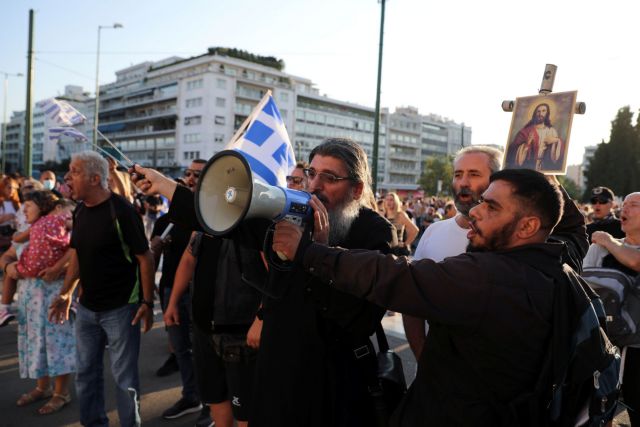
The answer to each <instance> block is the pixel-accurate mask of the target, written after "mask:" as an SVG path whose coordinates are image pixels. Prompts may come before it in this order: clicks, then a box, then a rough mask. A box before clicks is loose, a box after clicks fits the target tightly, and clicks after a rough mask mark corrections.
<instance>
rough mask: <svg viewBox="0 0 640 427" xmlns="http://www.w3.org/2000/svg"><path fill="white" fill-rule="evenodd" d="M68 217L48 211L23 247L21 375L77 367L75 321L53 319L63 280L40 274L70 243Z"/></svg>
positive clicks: (68, 370)
mask: <svg viewBox="0 0 640 427" xmlns="http://www.w3.org/2000/svg"><path fill="white" fill-rule="evenodd" d="M69 237H70V236H69V231H68V230H67V229H66V227H65V221H64V218H63V217H61V216H57V215H46V216H43V217H41V218H40V219H38V220H37V221H36V222H35V223H34V224H33V225H32V226H31V234H30V238H29V243H28V245H25V246H23V247H21V248H20V249H19V253H18V256H19V261H18V266H17V268H18V271H19V272H20V273H21V274H22V275H23V276H26V277H25V278H24V279H20V280H19V281H18V284H19V288H20V297H19V299H18V357H19V362H20V377H21V378H35V379H37V378H40V377H43V376H47V375H48V376H52V377H54V376H58V375H63V374H68V373H71V372H74V371H75V367H76V358H75V349H76V342H75V333H74V327H73V323H72V322H65V323H63V324H58V323H51V322H49V320H48V319H47V316H48V309H49V305H50V304H51V302H52V301H53V300H54V299H55V298H56V296H57V295H58V294H59V293H60V289H61V288H62V283H63V280H62V279H59V280H55V281H53V282H45V281H44V280H42V279H40V278H38V277H37V274H38V273H39V272H40V271H41V270H42V269H43V268H46V267H50V266H52V265H54V264H55V263H56V262H57V261H58V260H59V259H60V258H61V257H62V256H63V255H64V253H65V252H66V250H67V249H68V247H69Z"/></svg>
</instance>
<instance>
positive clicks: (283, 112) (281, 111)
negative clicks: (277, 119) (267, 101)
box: [280, 110, 289, 120]
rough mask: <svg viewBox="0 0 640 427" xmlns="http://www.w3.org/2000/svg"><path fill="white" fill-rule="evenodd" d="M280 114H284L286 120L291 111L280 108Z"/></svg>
mask: <svg viewBox="0 0 640 427" xmlns="http://www.w3.org/2000/svg"><path fill="white" fill-rule="evenodd" d="M280 115H281V116H282V119H283V120H285V119H286V118H287V116H288V115H289V112H288V111H287V110H280Z"/></svg>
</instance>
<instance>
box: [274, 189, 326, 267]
mask: <svg viewBox="0 0 640 427" xmlns="http://www.w3.org/2000/svg"><path fill="white" fill-rule="evenodd" d="M309 206H311V207H312V208H313V241H314V242H318V243H324V244H327V243H328V242H329V215H328V213H327V209H326V208H325V207H324V205H323V204H322V202H321V201H320V200H319V199H318V197H316V196H315V195H313V196H311V199H310V200H309ZM303 233H304V228H303V227H301V226H300V225H297V224H294V223H292V222H290V221H288V220H286V219H283V220H282V221H280V222H278V223H277V224H276V225H275V231H274V233H273V244H272V249H273V251H274V252H276V253H277V254H278V256H280V255H281V254H282V255H283V256H284V257H285V258H286V259H287V260H293V259H294V258H295V256H296V252H297V251H298V246H299V245H300V241H301V240H302V237H303ZM281 258H282V257H281Z"/></svg>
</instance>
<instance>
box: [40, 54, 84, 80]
mask: <svg viewBox="0 0 640 427" xmlns="http://www.w3.org/2000/svg"><path fill="white" fill-rule="evenodd" d="M36 61H38V62H41V63H43V64H47V65H49V66H51V67H55V68H59V69H61V70H64V71H66V72H68V73H71V74H75V75H77V76H80V77H84V78H85V79H89V80H93V77H89V76H87V75H85V74H82V73H78V72H77V71H75V70H72V69H70V68H66V67H63V66H62V65H58V64H54V63H53V62H49V61H45V60H44V59H40V58H36Z"/></svg>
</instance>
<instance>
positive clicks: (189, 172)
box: [184, 169, 200, 178]
mask: <svg viewBox="0 0 640 427" xmlns="http://www.w3.org/2000/svg"><path fill="white" fill-rule="evenodd" d="M184 177H185V178H191V177H194V178H200V171H194V170H193V169H187V170H186V171H184Z"/></svg>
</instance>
